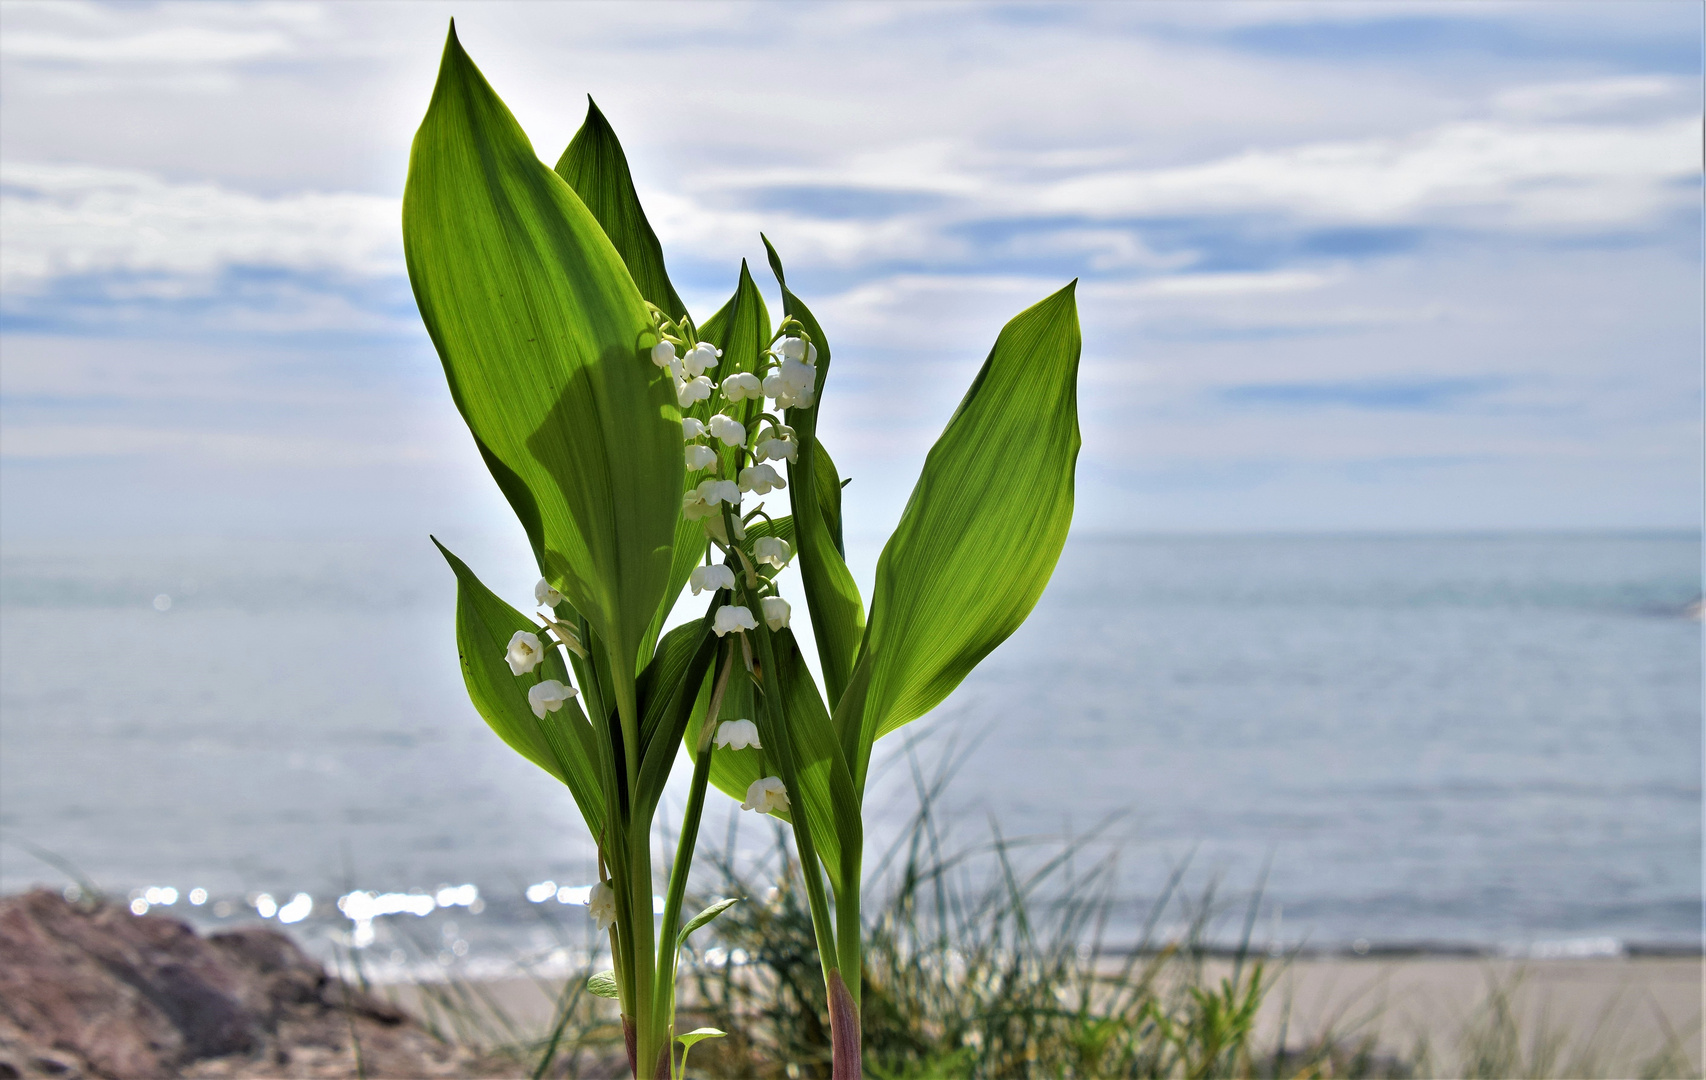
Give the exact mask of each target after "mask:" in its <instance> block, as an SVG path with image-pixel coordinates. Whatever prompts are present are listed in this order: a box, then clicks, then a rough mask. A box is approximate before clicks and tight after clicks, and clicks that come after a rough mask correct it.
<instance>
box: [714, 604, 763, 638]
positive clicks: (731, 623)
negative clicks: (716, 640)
mask: <svg viewBox="0 0 1706 1080" xmlns="http://www.w3.org/2000/svg"><path fill="white" fill-rule="evenodd" d="M711 629H712V630H714V631H716V634H717V636H718V637H722V636H724V635H725V634H728V633H729V632H731V631H734V630H756V629H758V620H757V619H755V618H753V617H752V612H750V611H748V610H747V609H746V608H743V607H720V608H718V609H717V617H716V618H715V619H714V620H712V622H711Z"/></svg>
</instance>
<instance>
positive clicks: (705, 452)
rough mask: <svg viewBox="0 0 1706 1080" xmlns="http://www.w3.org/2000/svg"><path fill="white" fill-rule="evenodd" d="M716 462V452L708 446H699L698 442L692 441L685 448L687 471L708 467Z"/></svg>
mask: <svg viewBox="0 0 1706 1080" xmlns="http://www.w3.org/2000/svg"><path fill="white" fill-rule="evenodd" d="M716 463H717V452H716V451H715V450H713V449H711V448H710V447H709V446H700V445H699V444H698V443H694V444H693V445H692V446H689V447H688V448H687V471H688V472H698V471H699V470H701V469H709V468H710V467H711V466H713V465H715V464H716Z"/></svg>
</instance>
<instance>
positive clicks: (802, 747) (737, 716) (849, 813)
mask: <svg viewBox="0 0 1706 1080" xmlns="http://www.w3.org/2000/svg"><path fill="white" fill-rule="evenodd" d="M770 640H771V645H772V648H773V649H774V651H775V655H776V664H777V667H778V668H779V669H780V670H779V671H778V672H777V681H778V683H779V684H780V685H781V690H782V695H783V697H784V698H785V699H786V700H785V702H784V705H783V713H784V715H785V716H786V717H787V720H788V733H789V736H790V737H791V738H792V740H793V745H794V754H795V757H796V760H797V763H798V769H799V781H800V787H801V790H800V791H790V792H788V802H789V805H790V806H791V807H793V808H795V809H796V810H797V809H798V808H800V807H804V808H805V812H806V813H807V814H809V815H810V824H811V830H812V837H813V843H814V844H815V845H816V846H817V851H818V856H819V857H820V858H821V859H822V860H823V863H824V865H825V866H827V867H829V869H830V872H831V874H832V875H835V877H836V879H837V880H842V871H843V867H842V864H841V859H842V855H843V853H846V854H848V855H850V856H852V857H853V858H854V859H855V860H857V859H858V858H860V856H861V855H862V854H863V847H864V840H863V830H862V826H861V825H860V820H859V801H858V796H857V794H856V792H855V790H854V787H853V778H852V773H851V771H850V770H849V768H848V765H847V760H846V758H845V757H844V756H843V754H842V751H841V747H840V745H839V744H838V743H837V742H836V738H835V726H834V723H833V721H832V720H831V718H830V714H829V710H828V709H826V708H825V707H824V704H823V697H822V695H821V694H819V693H818V688H817V682H816V681H815V680H814V679H813V678H812V673H811V668H810V667H808V666H807V664H806V661H805V657H804V656H802V655H801V653H800V647H799V643H798V641H796V640H795V638H794V633H793V631H792V630H779V631H777V632H776V633H774V634H772V635H771V638H770ZM759 692H760V691H757V690H755V689H754V687H753V684H752V680H751V678H750V677H749V676H748V675H747V674H746V673H745V672H743V671H741V670H740V669H738V668H737V669H736V670H735V673H734V675H733V677H731V678H730V679H729V685H728V689H727V691H725V693H724V695H723V707H722V709H721V712H720V715H719V717H718V719H719V720H756V719H757V718H758V701H757V699H756V695H757V694H758V693H759ZM707 705H708V702H706V701H701V702H700V703H699V705H698V706H697V708H696V710H695V713H694V717H693V720H692V722H691V723H690V724H689V725H688V729H687V736H686V739H685V740H684V741H685V743H686V745H687V748H688V751H689V753H691V754H694V755H695V760H697V753H698V746H699V732H700V731H701V730H702V725H703V724H705V723H706V722H707V721H706V719H705V709H706V708H707ZM775 749H776V748H775V747H773V746H770V745H769V744H766V745H765V746H764V747H763V748H758V749H755V748H752V747H748V748H745V749H742V750H730V749H727V748H724V749H720V750H715V751H713V753H712V757H711V783H712V784H713V785H714V786H715V787H716V788H717V790H719V791H721V792H723V793H724V794H726V795H728V796H729V797H730V798H732V799H735V800H737V801H744V800H745V799H746V789H747V788H748V787H750V786H751V785H752V783H753V781H755V780H760V779H762V778H764V777H766V776H778V775H781V769H780V768H779V767H778V765H777V762H776V759H775V758H774V757H773V756H772V755H773V754H774V752H775ZM771 816H772V817H775V818H778V819H780V820H782V821H786V822H789V823H792V821H793V811H789V812H786V813H782V812H777V813H773V814H771Z"/></svg>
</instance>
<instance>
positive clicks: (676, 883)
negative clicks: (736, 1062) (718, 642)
mask: <svg viewBox="0 0 1706 1080" xmlns="http://www.w3.org/2000/svg"><path fill="white" fill-rule="evenodd" d="M719 651H720V652H721V654H722V655H721V656H719V657H718V661H719V664H720V667H719V670H718V672H717V682H716V685H715V687H714V688H713V689H712V691H711V702H710V705H709V707H708V708H707V709H706V711H705V720H704V723H703V725H702V726H701V727H700V729H699V748H698V752H697V753H696V754H694V756H693V783H692V786H691V787H690V788H689V789H688V792H687V810H686V813H685V815H684V816H683V817H682V820H681V835H680V836H679V837H677V838H676V842H675V866H674V867H673V868H672V869H671V870H670V874H669V889H668V891H667V892H666V893H665V894H664V902H663V926H662V928H661V929H660V931H659V933H658V942H659V944H660V949H659V951H658V974H657V979H658V982H657V985H658V990H659V994H658V997H659V999H660V1006H661V1014H662V1015H661V1018H660V1019H661V1022H662V1023H663V1025H664V1027H665V1030H667V1031H670V1032H671V1034H672V1035H673V1032H674V1025H675V975H676V967H677V964H678V962H679V959H680V955H681V950H680V949H679V948H678V947H677V945H676V941H675V935H676V929H677V928H678V927H679V926H680V925H681V902H682V899H683V897H685V896H686V895H687V875H688V872H689V870H690V869H691V868H692V865H693V849H694V847H695V846H696V845H697V844H698V839H699V819H700V817H701V815H702V814H703V813H704V810H705V788H706V786H707V784H708V783H709V781H710V778H711V753H712V750H713V747H712V745H711V739H712V737H713V736H714V735H715V734H716V730H717V713H718V711H719V710H720V709H721V708H722V704H723V691H724V690H725V689H727V687H728V683H729V672H730V671H732V670H733V669H734V663H733V655H732V651H731V650H730V649H728V648H726V647H724V648H722V649H720V650H719ZM666 961H667V963H666ZM672 1067H673V1062H672Z"/></svg>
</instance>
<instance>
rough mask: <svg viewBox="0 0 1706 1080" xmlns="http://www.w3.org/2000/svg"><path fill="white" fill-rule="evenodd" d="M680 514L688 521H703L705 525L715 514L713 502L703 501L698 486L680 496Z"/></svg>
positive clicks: (715, 509)
mask: <svg viewBox="0 0 1706 1080" xmlns="http://www.w3.org/2000/svg"><path fill="white" fill-rule="evenodd" d="M681 516H682V517H683V518H686V519H687V520H688V521H705V522H706V524H707V526H708V525H709V523H710V522H711V521H712V520H713V519H715V517H716V516H717V507H716V504H715V503H709V502H706V501H705V496H704V494H703V493H702V492H700V490H699V489H698V488H694V489H693V490H692V491H689V492H687V493H686V494H684V495H682V496H681Z"/></svg>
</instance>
